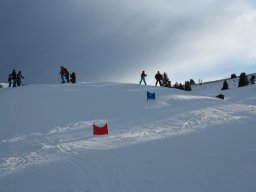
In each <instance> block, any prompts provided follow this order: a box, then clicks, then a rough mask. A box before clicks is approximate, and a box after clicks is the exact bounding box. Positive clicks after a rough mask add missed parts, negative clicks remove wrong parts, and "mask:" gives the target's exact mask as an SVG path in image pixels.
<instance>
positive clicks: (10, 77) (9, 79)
mask: <svg viewBox="0 0 256 192" xmlns="http://www.w3.org/2000/svg"><path fill="white" fill-rule="evenodd" d="M8 83H9V87H11V86H12V74H11V73H10V74H9V76H8Z"/></svg>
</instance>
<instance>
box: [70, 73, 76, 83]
mask: <svg viewBox="0 0 256 192" xmlns="http://www.w3.org/2000/svg"><path fill="white" fill-rule="evenodd" d="M70 82H71V83H76V74H75V73H74V72H73V73H71V74H70Z"/></svg>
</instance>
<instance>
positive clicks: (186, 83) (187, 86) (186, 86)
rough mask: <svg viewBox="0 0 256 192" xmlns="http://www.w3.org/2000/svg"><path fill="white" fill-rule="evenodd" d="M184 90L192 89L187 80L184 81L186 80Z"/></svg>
mask: <svg viewBox="0 0 256 192" xmlns="http://www.w3.org/2000/svg"><path fill="white" fill-rule="evenodd" d="M185 90H186V91H191V90H192V88H191V84H190V82H189V81H186V82H185Z"/></svg>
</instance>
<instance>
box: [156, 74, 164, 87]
mask: <svg viewBox="0 0 256 192" xmlns="http://www.w3.org/2000/svg"><path fill="white" fill-rule="evenodd" d="M155 78H156V86H157V83H158V82H159V84H160V86H162V83H161V81H162V79H163V77H162V75H161V74H160V72H159V71H158V72H157V74H156V75H155Z"/></svg>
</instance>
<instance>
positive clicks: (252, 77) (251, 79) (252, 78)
mask: <svg viewBox="0 0 256 192" xmlns="http://www.w3.org/2000/svg"><path fill="white" fill-rule="evenodd" d="M250 82H251V84H254V83H255V75H254V74H253V75H252V76H251V78H250Z"/></svg>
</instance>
